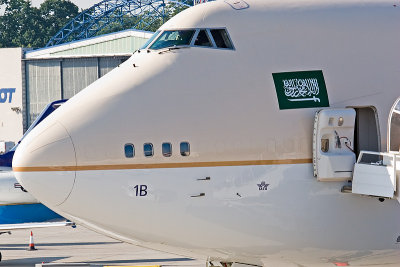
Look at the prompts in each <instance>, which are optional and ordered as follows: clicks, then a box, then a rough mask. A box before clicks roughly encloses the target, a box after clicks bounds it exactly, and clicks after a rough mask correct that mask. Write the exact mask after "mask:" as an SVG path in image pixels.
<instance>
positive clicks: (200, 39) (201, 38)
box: [194, 30, 212, 46]
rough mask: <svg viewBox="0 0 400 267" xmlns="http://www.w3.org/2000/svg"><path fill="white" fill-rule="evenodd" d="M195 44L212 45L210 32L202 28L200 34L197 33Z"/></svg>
mask: <svg viewBox="0 0 400 267" xmlns="http://www.w3.org/2000/svg"><path fill="white" fill-rule="evenodd" d="M194 45H197V46H212V43H211V41H210V38H208V34H207V32H206V31H205V30H200V31H199V34H198V35H197V38H196V41H195V42H194Z"/></svg>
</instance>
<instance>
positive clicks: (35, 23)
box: [0, 0, 78, 47]
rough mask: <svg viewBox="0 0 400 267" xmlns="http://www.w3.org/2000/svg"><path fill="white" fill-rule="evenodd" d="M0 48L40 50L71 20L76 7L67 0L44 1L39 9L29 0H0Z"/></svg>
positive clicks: (75, 12) (76, 13)
mask: <svg viewBox="0 0 400 267" xmlns="http://www.w3.org/2000/svg"><path fill="white" fill-rule="evenodd" d="M2 4H4V5H5V7H6V8H5V12H4V15H3V16H1V17H0V47H43V46H44V45H45V44H46V42H47V41H48V40H49V39H50V38H51V36H53V35H54V34H55V33H56V32H57V31H58V30H59V29H61V27H62V26H63V25H64V24H66V23H67V21H69V20H70V19H71V18H73V17H75V16H76V15H78V7H77V6H76V5H75V4H73V3H72V2H70V1H69V0H46V1H45V2H43V3H42V4H41V5H40V8H36V7H32V3H31V1H30V0H0V5H2Z"/></svg>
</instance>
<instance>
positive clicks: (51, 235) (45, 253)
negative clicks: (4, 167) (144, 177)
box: [0, 226, 205, 267]
mask: <svg viewBox="0 0 400 267" xmlns="http://www.w3.org/2000/svg"><path fill="white" fill-rule="evenodd" d="M29 237H30V230H17V231H12V234H11V235H8V234H2V235H0V252H1V253H2V256H3V257H2V261H1V262H0V267H2V266H21V267H22V266H24V267H26V266H30V267H32V266H36V267H38V266H39V267H40V266H80V265H75V264H74V263H86V264H85V265H81V266H154V265H157V266H160V265H161V266H189V267H205V262H203V261H200V260H194V259H189V258H185V257H182V256H177V255H173V254H169V253H164V252H159V251H154V250H150V249H145V248H141V247H137V246H134V245H131V244H126V243H123V242H120V241H117V240H114V239H111V238H109V237H106V236H103V235H100V234H98V233H95V232H93V231H91V230H88V229H86V228H84V227H82V226H77V227H76V228H72V227H69V226H68V227H54V228H53V227H51V228H40V229H34V230H33V239H34V245H35V248H36V249H37V250H34V251H28V250H27V249H28V247H29Z"/></svg>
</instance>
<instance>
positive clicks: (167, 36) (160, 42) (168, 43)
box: [150, 30, 195, 49]
mask: <svg viewBox="0 0 400 267" xmlns="http://www.w3.org/2000/svg"><path fill="white" fill-rule="evenodd" d="M194 33H195V30H176V31H164V32H163V33H162V34H161V35H160V37H158V38H157V40H156V41H155V42H154V43H153V44H152V45H151V46H150V49H161V48H166V47H173V46H185V45H190V43H191V41H192V38H193V35H194Z"/></svg>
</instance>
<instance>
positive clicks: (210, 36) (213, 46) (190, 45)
mask: <svg viewBox="0 0 400 267" xmlns="http://www.w3.org/2000/svg"><path fill="white" fill-rule="evenodd" d="M187 30H194V31H195V32H194V34H193V36H192V40H191V41H190V44H189V45H178V46H168V47H163V48H159V49H152V48H150V47H151V46H153V44H154V43H155V42H156V41H157V40H158V39H159V38H160V37H161V36H162V34H163V33H164V32H165V31H187ZM201 30H205V31H206V32H207V35H208V38H209V40H210V41H211V43H212V46H198V45H194V43H195V41H196V38H197V36H198V35H199V33H200V31H201ZM211 30H224V31H225V32H226V35H227V37H228V39H229V42H230V44H231V45H232V47H231V48H230V47H226V48H223V47H217V44H216V43H215V40H214V37H213V35H212V34H211ZM174 47H177V48H180V47H195V48H206V49H220V50H231V51H235V50H236V48H235V45H234V43H233V41H232V38H231V36H230V34H229V31H228V30H227V28H226V27H215V28H171V29H164V30H159V33H158V34H157V37H155V38H154V40H152V42H150V43H149V44H148V45H147V46H146V47H145V48H142V49H148V50H152V51H157V50H161V49H168V48H174Z"/></svg>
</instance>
